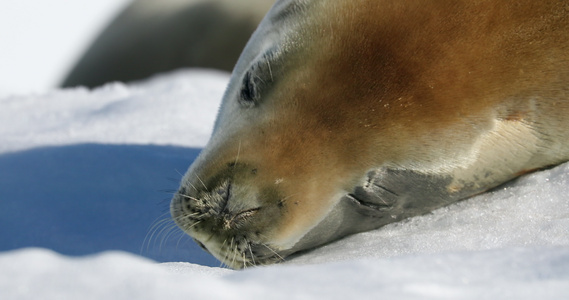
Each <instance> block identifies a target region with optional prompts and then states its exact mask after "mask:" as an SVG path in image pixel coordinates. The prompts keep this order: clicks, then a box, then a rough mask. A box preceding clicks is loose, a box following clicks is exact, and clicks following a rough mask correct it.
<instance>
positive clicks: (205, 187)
mask: <svg viewBox="0 0 569 300" xmlns="http://www.w3.org/2000/svg"><path fill="white" fill-rule="evenodd" d="M196 177H197V178H198V180H199V181H200V182H201V184H202V185H203V187H204V189H205V191H206V192H208V193H209V190H208V189H207V186H205V183H203V181H202V180H201V178H200V176H198V174H196ZM196 191H197V189H196Z"/></svg>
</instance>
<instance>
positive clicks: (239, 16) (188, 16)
mask: <svg viewBox="0 0 569 300" xmlns="http://www.w3.org/2000/svg"><path fill="white" fill-rule="evenodd" d="M273 3H274V0H239V1H235V0H160V1H156V0H136V1H134V2H132V4H130V5H129V6H128V7H126V8H125V10H124V11H123V12H121V13H120V14H119V15H118V16H117V17H116V18H115V20H114V21H113V22H112V23H111V24H109V26H108V27H107V28H106V29H105V30H104V31H103V32H102V33H101V34H100V36H99V37H98V38H97V39H96V40H95V41H94V42H93V44H92V45H91V46H90V48H89V49H88V50H87V52H86V53H85V54H84V55H83V57H82V58H81V59H80V60H79V61H78V62H77V64H76V65H75V66H74V67H73V69H72V70H71V71H70V73H69V74H68V75H67V78H65V80H64V81H63V83H62V86H63V87H70V86H77V85H83V86H88V87H95V86H99V85H102V84H104V83H107V82H110V81H123V82H126V81H132V80H140V79H144V78H147V77H149V76H151V75H153V74H156V73H160V72H167V71H171V70H174V69H179V68H183V67H194V68H195V67H198V68H214V69H220V70H227V71H231V70H232V69H233V67H234V66H235V62H236V61H237V59H238V57H239V54H240V53H241V51H242V50H243V48H244V47H245V44H246V43H247V40H249V38H250V37H251V34H252V33H253V31H254V30H255V28H257V25H258V24H259V22H260V21H261V19H262V18H263V16H264V15H265V14H266V12H267V11H268V10H269V8H270V7H271V6H272V4H273Z"/></svg>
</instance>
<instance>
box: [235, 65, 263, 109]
mask: <svg viewBox="0 0 569 300" xmlns="http://www.w3.org/2000/svg"><path fill="white" fill-rule="evenodd" d="M258 101H259V84H258V82H256V81H255V80H254V79H253V78H252V75H251V71H248V72H247V73H245V76H243V84H242V85H241V97H240V101H239V102H240V103H241V105H243V106H245V107H253V106H255V105H256V104H257V103H258Z"/></svg>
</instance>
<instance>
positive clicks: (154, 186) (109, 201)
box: [0, 144, 219, 266]
mask: <svg viewBox="0 0 569 300" xmlns="http://www.w3.org/2000/svg"><path fill="white" fill-rule="evenodd" d="M200 150H201V149H192V148H182V147H168V146H150V145H142V146H139V145H136V146H134V145H100V144H81V145H72V146H57V147H45V148H37V149H32V150H27V151H21V152H15V153H8V154H3V155H0V251H7V250H13V249H18V248H23V247H43V248H49V249H52V250H55V251H57V252H59V253H62V254H65V255H87V254H93V253H97V252H101V251H106V250H122V251H127V252H132V253H135V254H139V255H142V256H146V257H148V258H151V259H154V260H157V261H161V262H163V261H186V262H191V263H196V264H201V265H207V266H218V265H219V263H218V262H217V261H216V260H215V259H214V258H213V257H212V256H210V255H209V254H208V253H206V252H205V251H203V250H202V249H201V248H199V246H198V245H197V244H195V243H194V242H193V241H192V240H191V238H189V237H188V236H186V235H182V234H181V231H180V230H179V229H177V228H176V229H174V230H171V229H172V228H173V223H172V222H168V223H165V224H162V225H161V226H158V227H157V230H156V231H152V230H151V228H150V227H151V225H153V224H155V222H156V221H158V220H164V219H167V218H169V201H170V198H171V196H172V193H173V192H174V191H175V190H176V189H177V187H178V184H179V180H180V178H181V174H183V173H184V172H185V171H186V169H187V168H188V166H189V165H190V164H191V163H192V161H194V159H195V158H196V157H197V155H198V154H199V152H200ZM152 232H155V234H154V235H153V236H152V239H151V240H150V241H147V242H144V241H145V239H146V240H147V239H148V238H149V237H150V236H151V233H152Z"/></svg>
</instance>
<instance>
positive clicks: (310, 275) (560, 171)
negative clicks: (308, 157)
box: [0, 70, 569, 299]
mask: <svg viewBox="0 0 569 300" xmlns="http://www.w3.org/2000/svg"><path fill="white" fill-rule="evenodd" d="M227 79H228V75H227V74H220V73H211V72H205V71H195V70H194V71H186V72H180V73H175V74H172V75H168V76H161V77H157V78H154V79H152V80H150V81H146V82H140V83H138V84H134V85H129V86H126V85H122V84H110V85H107V86H105V87H103V88H100V89H96V90H93V91H89V90H86V89H73V90H58V91H53V92H50V93H46V94H38V95H24V96H12V97H5V98H0V140H2V143H1V144H0V198H1V199H0V200H1V201H0V237H1V239H0V299H36V298H41V299H62V298H73V299H75V298H81V299H101V298H103V297H105V298H112V299H165V298H166V299H167V298H172V297H174V298H182V297H183V298H188V297H195V298H206V299H251V298H253V299H267V298H268V297H269V295H270V298H271V299H290V298H294V299H317V298H318V299H319V298H324V297H326V298H329V299H345V298H347V297H350V298H356V297H363V298H374V299H376V298H379V297H383V298H396V299H435V298H437V299H440V298H443V299H444V298H448V299H508V298H510V299H535V298H540V299H541V298H548V299H567V298H569V289H567V287H568V286H569V200H568V199H569V198H568V197H569V196H568V195H569V178H568V177H569V164H563V165H561V166H558V167H555V168H552V169H550V170H544V171H541V172H537V173H533V174H530V175H528V176H524V177H522V178H520V179H518V180H515V181H513V182H511V183H509V184H507V185H505V186H502V187H500V188H498V189H496V190H495V191H492V192H490V193H486V194H483V195H480V196H477V197H474V198H472V199H469V200H467V201H463V202H461V203H458V204H455V205H451V206H449V207H445V208H442V209H439V210H437V211H434V212H432V213H430V214H428V215H425V216H420V217H416V218H412V219H409V220H407V221H404V222H400V223H396V224H392V225H389V226H385V227H383V228H381V229H378V230H375V231H370V232H366V233H361V234H357V235H354V236H351V237H348V238H346V239H343V240H341V241H338V242H335V243H332V244H329V245H327V246H325V247H322V248H319V249H316V250H314V251H312V252H310V253H306V254H304V255H302V256H298V257H295V258H292V259H290V260H289V261H287V262H286V263H284V264H280V265H276V266H270V267H263V268H255V269H248V270H245V271H241V272H234V271H230V270H226V269H220V268H210V267H206V266H216V265H219V263H218V262H216V261H215V260H214V259H213V258H212V257H211V256H209V255H208V254H207V253H205V252H203V251H202V250H201V249H199V247H198V246H197V245H196V244H195V243H193V242H192V241H191V239H189V238H188V237H187V236H185V235H183V234H181V232H180V231H179V230H177V229H176V228H175V226H173V224H172V222H171V221H169V220H168V201H169V199H170V196H171V194H170V193H171V192H173V191H174V190H175V189H176V188H177V185H178V180H179V178H180V177H181V173H183V172H184V171H185V169H186V168H187V167H188V166H189V164H190V163H191V162H192V160H193V159H195V157H196V156H197V154H198V152H199V151H200V147H202V146H203V145H204V144H205V142H206V141H207V138H208V136H209V134H210V132H211V128H212V125H213V121H214V118H215V114H216V110H217V106H218V105H219V99H220V98H221V95H222V93H223V90H224V88H225V84H226V83H227ZM169 178H171V180H170V181H169V180H168V179H169ZM164 190H166V192H164ZM153 224H154V226H153ZM29 247H36V248H29ZM37 247H41V248H42V249H38V248H37ZM48 249H50V250H48ZM109 250H113V251H112V252H108V251H109ZM116 250H120V251H116ZM54 251H55V252H58V253H61V254H64V255H61V254H57V253H55V252H54ZM127 252H129V253H127ZM137 254H141V255H143V256H145V257H146V258H143V257H141V256H138V255H137ZM85 255H87V256H85ZM148 258H152V259H153V260H149V259H148ZM155 261H162V262H164V261H170V263H164V264H158V263H156V262H155ZM179 261H183V262H185V263H182V262H179ZM187 262H192V264H189V263H187Z"/></svg>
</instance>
